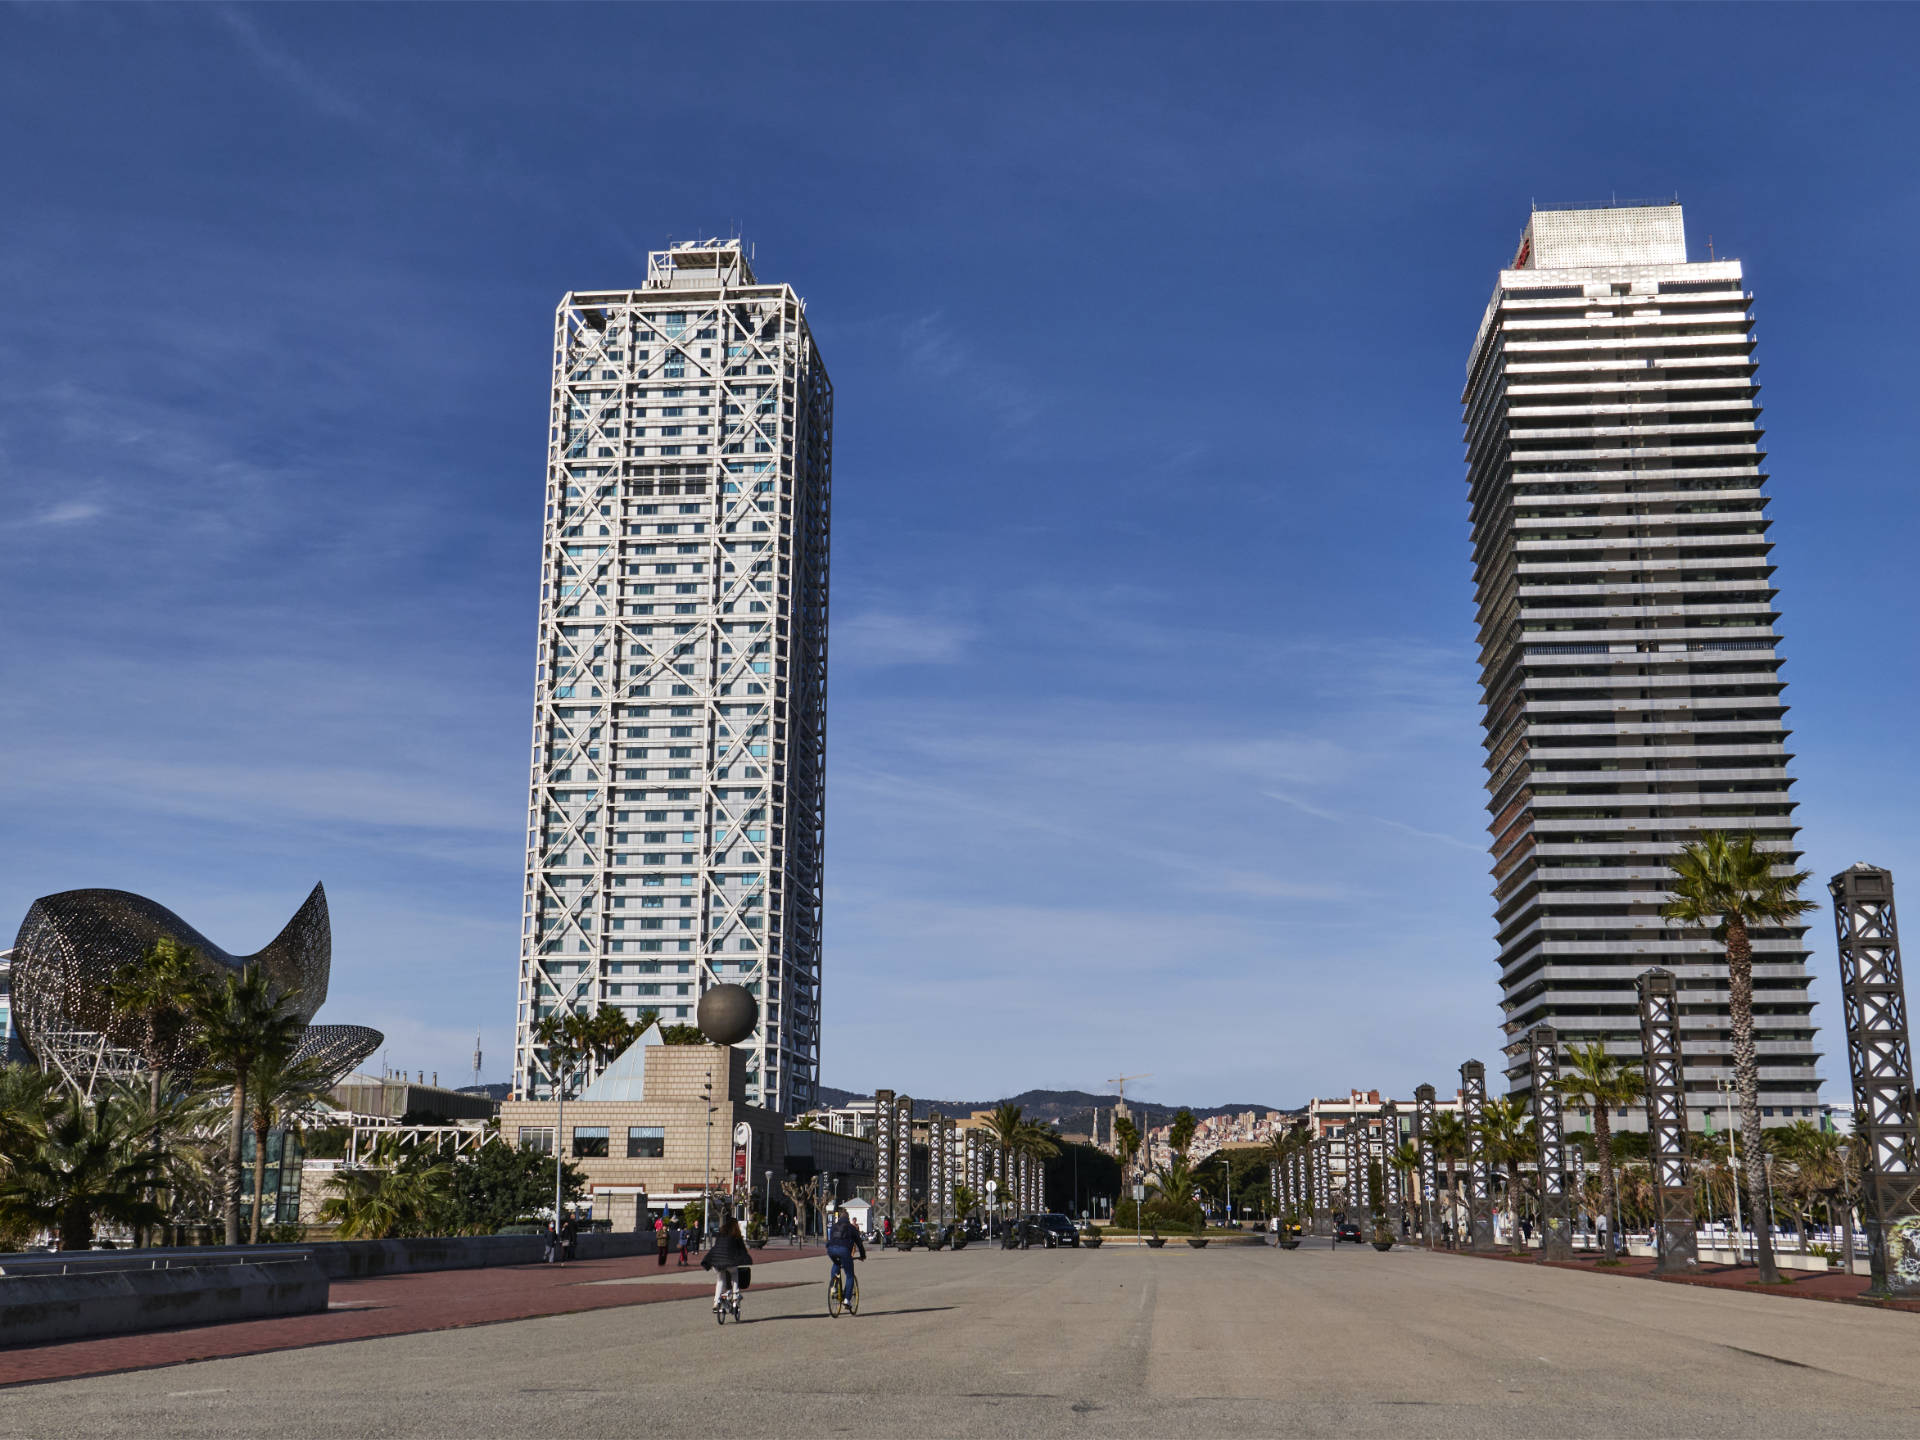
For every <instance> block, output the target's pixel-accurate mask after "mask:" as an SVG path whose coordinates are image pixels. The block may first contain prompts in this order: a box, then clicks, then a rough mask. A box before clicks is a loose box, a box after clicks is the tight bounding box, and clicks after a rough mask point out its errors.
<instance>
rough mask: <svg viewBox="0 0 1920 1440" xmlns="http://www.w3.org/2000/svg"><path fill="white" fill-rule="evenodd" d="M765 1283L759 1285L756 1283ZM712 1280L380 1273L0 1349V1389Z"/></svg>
mask: <svg viewBox="0 0 1920 1440" xmlns="http://www.w3.org/2000/svg"><path fill="white" fill-rule="evenodd" d="M824 1253H825V1252H824V1251H821V1250H817V1249H808V1250H784V1249H781V1250H760V1251H756V1252H755V1254H754V1273H753V1288H754V1289H755V1290H761V1289H769V1290H772V1289H785V1288H787V1287H788V1286H791V1285H798V1284H801V1283H803V1282H801V1281H798V1280H788V1281H780V1280H775V1279H773V1278H772V1277H773V1275H774V1274H776V1273H778V1272H775V1271H773V1270H772V1267H773V1266H774V1265H776V1264H778V1263H780V1262H782V1261H786V1260H805V1259H810V1258H812V1257H813V1256H816V1255H821V1254H824ZM649 1276H667V1277H671V1278H667V1279H656V1280H654V1281H652V1282H651V1283H649V1284H644V1285H631V1284H630V1285H608V1284H603V1283H598V1282H603V1281H608V1280H630V1279H646V1278H647V1277H649ZM681 1277H685V1278H684V1281H683V1280H682V1278H681ZM763 1277H764V1278H763ZM712 1294H713V1278H712V1276H711V1275H709V1274H708V1272H706V1271H705V1270H693V1269H691V1268H689V1269H687V1270H684V1271H680V1270H677V1267H675V1266H673V1265H669V1266H668V1267H667V1268H666V1269H665V1270H661V1269H660V1268H659V1262H658V1261H657V1260H656V1259H655V1258H654V1256H652V1255H651V1254H649V1255H645V1256H624V1257H622V1258H620V1259H617V1260H576V1261H574V1262H573V1263H572V1264H569V1265H502V1266H493V1267H489V1268H486V1269H480V1270H433V1271H428V1272H426V1273H424V1274H419V1275H384V1276H380V1277H377V1278H375V1279H371V1280H336V1281H334V1282H333V1286H332V1293H331V1305H330V1307H329V1308H328V1310H327V1312H326V1313H325V1314H323V1315H290V1316H287V1317H285V1318H282V1319H278V1320H237V1321H234V1322H232V1323H230V1324H225V1325H198V1326H193V1327H191V1328H188V1329H182V1330H155V1331H150V1332H148V1333H146V1334H142V1335H111V1336H107V1337H105V1338H103V1339H99V1340H69V1341H63V1342H61V1343H59V1344H56V1345H35V1346H30V1347H26V1348H22V1349H13V1350H0V1386H6V1385H21V1384H28V1383H31V1382H34V1381H39V1380H69V1379H73V1378H75V1377H76V1376H81V1375H106V1374H111V1373H113V1372H115V1371H119V1370H146V1369H151V1368H153V1367H155V1366H160V1365H181V1364H185V1363H187V1362H188V1361H192V1360H217V1359H222V1358H224V1357H226V1356H230V1355H257V1354H260V1353H262V1352H263V1351H268V1350H298V1349H301V1348H304V1347H306V1346H309V1345H332V1344H336V1343H338V1342H340V1341H342V1340H367V1339H372V1338H374V1337H375V1336H380V1335H407V1334H413V1333H415V1332H418V1331H423V1330H458V1329H461V1328H463V1327H465V1326H468V1325H494V1324H498V1323H499V1322H500V1321H503V1320H530V1319H533V1318H534V1317H536V1316H540V1315H566V1314H571V1313H573V1312H575V1311H579V1310H604V1309H609V1308H611V1307H614V1306H619V1305H651V1304H654V1303H657V1302H659V1301H664V1300H689V1299H693V1298H694V1297H696V1296H708V1297H710V1296H712Z"/></svg>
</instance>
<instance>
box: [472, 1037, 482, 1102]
mask: <svg viewBox="0 0 1920 1440" xmlns="http://www.w3.org/2000/svg"><path fill="white" fill-rule="evenodd" d="M473 1086H474V1088H475V1089H476V1090H477V1089H479V1088H480V1032H479V1031H478V1030H476V1031H474V1032H473Z"/></svg>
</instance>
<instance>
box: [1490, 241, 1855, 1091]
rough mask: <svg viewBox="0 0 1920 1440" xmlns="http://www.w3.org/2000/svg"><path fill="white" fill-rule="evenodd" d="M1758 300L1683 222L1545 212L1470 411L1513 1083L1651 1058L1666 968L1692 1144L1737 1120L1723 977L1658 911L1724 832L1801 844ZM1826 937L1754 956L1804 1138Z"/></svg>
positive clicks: (1765, 1074)
mask: <svg viewBox="0 0 1920 1440" xmlns="http://www.w3.org/2000/svg"><path fill="white" fill-rule="evenodd" d="M1751 303H1752V296H1751V295H1750V294H1749V293H1748V292H1747V290H1746V288H1745V285H1744V281H1743V277H1742V272H1741V267H1740V265H1739V263H1738V262H1736V261H1724V260H1723V261H1711V260H1710V261H1708V262H1705V263H1688V261H1687V258H1686V241H1685V234H1684V226H1683V219H1682V215H1681V211H1680V207H1679V206H1678V205H1653V206H1622V207H1618V208H1611V209H1601V210H1570V211H1540V212H1536V213H1535V214H1534V216H1533V217H1532V220H1531V222H1530V224H1529V225H1528V227H1527V232H1526V234H1525V235H1524V236H1523V237H1522V240H1521V244H1520V250H1519V253H1518V254H1517V255H1516V256H1515V259H1514V263H1513V265H1512V266H1511V267H1510V268H1508V269H1505V270H1502V271H1501V272H1500V279H1499V285H1498V287H1497V289H1496V290H1495V292H1494V295H1493V300H1492V302H1491V303H1490V304H1489V306H1488V307H1487V313H1486V317H1485V319H1483V320H1482V322H1481V326H1480V333H1479V336H1478V338H1477V340H1476V341H1475V344H1474V348H1473V353H1472V356H1471V358H1470V360H1469V364H1468V375H1467V386H1466V392H1465V395H1464V397H1463V400H1464V405H1465V411H1466V415H1465V419H1466V440H1467V464H1468V477H1467V480H1468V486H1469V490H1470V500H1471V504H1472V510H1473V544H1474V566H1475V583H1476V586H1477V591H1478V603H1479V624H1480V642H1481V666H1482V668H1481V682H1482V686H1483V698H1484V701H1485V705H1486V740H1485V744H1486V752H1487V760H1486V765H1487V773H1488V781H1487V790H1488V795H1489V799H1488V805H1487V809H1488V813H1489V815H1490V816H1491V817H1492V818H1491V824H1490V826H1489V830H1490V832H1491V834H1492V837H1493V843H1492V855H1493V862H1494V863H1493V879H1494V891H1493V893H1494V905H1495V916H1496V923H1497V927H1498V936H1499V952H1500V953H1499V965H1500V983H1501V987H1502V990H1503V992H1504V998H1503V1001H1502V1005H1503V1008H1504V1010H1505V1026H1506V1033H1507V1038H1508V1051H1507V1056H1508V1064H1507V1077H1508V1081H1509V1085H1510V1086H1511V1088H1512V1089H1514V1090H1516V1091H1525V1090H1526V1089H1528V1087H1529V1085H1530V1083H1531V1082H1530V1079H1529V1071H1528V1050H1527V1046H1526V1044H1525V1034H1526V1031H1527V1030H1528V1029H1530V1028H1531V1027H1532V1026H1534V1025H1537V1024H1540V1023H1542V1022H1544V1023H1547V1024H1550V1025H1553V1026H1554V1027H1555V1028H1556V1029H1558V1031H1559V1032H1560V1039H1561V1040H1562V1041H1563V1042H1565V1043H1567V1044H1582V1043H1586V1042H1589V1041H1594V1040H1598V1041H1603V1042H1605V1043H1606V1045H1607V1046H1608V1048H1609V1050H1611V1051H1612V1052H1614V1053H1616V1054H1617V1055H1618V1056H1619V1057H1620V1058H1621V1059H1622V1060H1623V1061H1624V1062H1627V1063H1629V1064H1636V1065H1637V1064H1638V1063H1639V1061H1640V1022H1639V1011H1638V1001H1637V997H1636V994H1635V990H1634V980H1635V977H1636V976H1637V975H1638V974H1639V973H1640V972H1641V971H1643V970H1646V969H1648V968H1649V967H1652V966H1660V967H1663V968H1665V969H1668V970H1671V971H1673V972H1674V974H1675V975H1676V976H1678V977H1679V987H1680V996H1679V999H1680V1007H1679V1008H1680V1026H1681V1032H1682V1041H1683V1049H1684V1053H1685V1056H1686V1067H1687V1075H1686V1086H1687V1092H1688V1095H1687V1104H1688V1107H1689V1110H1690V1111H1691V1114H1690V1117H1689V1123H1690V1124H1691V1125H1692V1126H1694V1127H1695V1128H1699V1127H1701V1126H1703V1125H1704V1124H1705V1123H1706V1121H1707V1115H1708V1112H1709V1111H1715V1112H1717V1113H1716V1115H1715V1121H1714V1123H1715V1124H1717V1125H1719V1126H1721V1127H1723V1128H1724V1126H1725V1123H1726V1116H1725V1113H1724V1109H1723V1108H1722V1102H1721V1097H1720V1095H1719V1092H1718V1090H1717V1086H1716V1082H1718V1081H1722V1080H1726V1079H1729V1078H1730V1077H1731V1075H1732V1059H1731V1041H1730V1037H1729V1031H1728V1027H1729V1015H1728V991H1727V984H1728V981H1727V970H1726V965H1725V962H1724V959H1723V958H1722V953H1721V947H1720V945H1719V943H1718V942H1716V941H1714V940H1712V939H1710V938H1707V937H1705V936H1702V935H1700V934H1698V933H1697V932H1692V933H1689V932H1682V931H1680V930H1677V929H1674V928H1672V927H1670V926H1669V925H1668V924H1667V922H1666V921H1664V920H1663V919H1662V918H1661V916H1660V909H1661V906H1662V904H1663V903H1664V902H1665V900H1666V898H1667V886H1668V882H1669V879H1670V872H1669V870H1668V868H1667V861H1668V859H1669V858H1670V857H1671V856H1672V855H1673V854H1674V853H1675V852H1676V851H1677V850H1678V849H1679V848H1680V847H1681V846H1682V845H1683V844H1685V843H1687V842H1688V841H1691V840H1693V839H1695V838H1696V837H1697V836H1698V835H1699V834H1700V833H1701V832H1703V831H1706V830H1726V831H1731V832H1735V833H1740V832H1746V831H1752V832H1753V833H1755V834H1756V835H1757V836H1758V837H1760V839H1761V841H1762V843H1763V845H1764V846H1765V848H1767V849H1769V850H1771V851H1773V852H1774V853H1775V855H1776V857H1777V861H1778V864H1779V865H1781V866H1783V867H1789V868H1790V867H1791V866H1792V865H1793V864H1794V862H1796V861H1797V860H1798V859H1799V853H1800V852H1799V848H1798V841H1797V834H1798V827H1796V826H1795V824H1794V821H1793V810H1794V802H1793V800H1792V797H1791V794H1790V791H1789V787H1790V786H1791V784H1792V777H1791V776H1790V775H1789V774H1788V773H1787V762H1788V759H1789V755H1788V751H1787V736H1788V731H1787V729H1786V724H1785V717H1786V711H1787V707H1786V705H1785V704H1784V703H1783V700H1782V696H1781V691H1782V689H1783V684H1782V681H1781V679H1780V666H1781V664H1782V656H1781V654H1780V651H1779V648H1778V646H1779V636H1778V633H1777V631H1776V628H1775V627H1776V624H1777V622H1778V620H1779V618H1780V609H1779V604H1778V596H1779V592H1778V590H1777V588H1776V586H1775V583H1774V566H1773V561H1772V558H1771V550H1772V544H1771V542H1770V541H1769V539H1768V537H1767V531H1768V529H1769V526H1770V523H1771V522H1770V521H1769V520H1768V518H1767V504H1768V496H1767V494H1766V492H1765V490H1764V489H1763V484H1764V482H1765V480H1766V479H1767V476H1766V474H1765V472H1764V471H1763V469H1762V465H1763V463H1764V461H1765V454H1764V452H1763V451H1762V450H1761V448H1760V438H1761V433H1762V432H1761V430H1760V428H1759V419H1760V406H1759V402H1758V398H1757V397H1758V394H1759V386H1758V384H1757V382H1756V379H1755V367H1754V361H1753V348H1754V339H1753V317H1752V314H1751V312H1750V306H1751ZM1804 937H1805V927H1804V926H1798V925H1796V926H1792V927H1788V928H1785V929H1775V930H1767V931H1762V932H1758V933H1757V934H1756V936H1755V942H1754V967H1753V971H1754V1012H1755V1019H1754V1026H1755V1032H1756V1035H1757V1038H1758V1043H1759V1053H1760V1089H1761V1099H1762V1103H1763V1106H1764V1107H1765V1108H1766V1110H1767V1114H1768V1115H1769V1116H1773V1117H1776V1118H1777V1119H1780V1120H1782V1121H1784V1119H1785V1117H1787V1116H1793V1117H1795V1118H1801V1117H1806V1118H1811V1117H1813V1116H1814V1114H1815V1113H1816V1109H1817V1107H1818V1105H1819V1083H1820V1082H1819V1080H1818V1078H1817V1075H1816V1073H1815V1065H1816V1061H1817V1058H1818V1057H1817V1054H1816V1052H1815V1050H1814V1025H1813V1016H1812V1005H1811V1002H1810V1000H1809V999H1808V994H1807V986H1808V980H1809V977H1808V974H1807V967H1806V958H1807V950H1806V944H1805V939H1804ZM1571 1123H1572V1124H1574V1125H1575V1126H1576V1127H1577V1126H1578V1125H1579V1124H1580V1122H1579V1120H1578V1119H1577V1118H1575V1119H1574V1120H1573V1121H1572V1122H1571ZM1615 1123H1616V1126H1617V1127H1618V1128H1626V1127H1627V1126H1632V1127H1633V1128H1639V1127H1640V1126H1641V1125H1642V1124H1643V1123H1644V1122H1643V1118H1642V1116H1641V1112H1640V1111H1639V1110H1638V1109H1637V1108H1633V1109H1632V1113H1631V1114H1630V1115H1625V1116H1620V1117H1616V1121H1615Z"/></svg>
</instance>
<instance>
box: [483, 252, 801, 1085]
mask: <svg viewBox="0 0 1920 1440" xmlns="http://www.w3.org/2000/svg"><path fill="white" fill-rule="evenodd" d="M551 405H552V409H551V414H550V417H549V431H548V454H547V477H546V511H545V533H544V539H543V545H542V555H541V573H540V617H539V649H538V654H537V656H536V658H535V699H534V724H533V746H532V750H533V754H532V784H531V786H530V791H529V799H528V807H527V865H526V901H525V906H524V909H523V912H522V916H521V942H520V977H519V1008H518V1016H517V1020H518V1024H517V1027H516V1044H515V1052H514V1092H515V1094H516V1095H518V1096H520V1097H522V1098H536V1097H541V1096H545V1095H549V1094H551V1086H552V1077H551V1075H550V1073H549V1071H548V1067H547V1063H546V1057H545V1055H544V1053H543V1052H540V1051H539V1050H537V1048H536V1047H535V1046H534V1044H533V1040H532V1031H533V1027H534V1026H535V1025H536V1024H537V1023H538V1021H539V1020H540V1018H541V1017H542V1016H544V1015H546V1014H548V1013H550V1012H552V1011H555V1010H557V1009H559V1010H564V1009H574V1010H587V1011H592V1010H597V1009H598V1008H599V1007H600V1006H601V1005H603V1004H605V1005H614V1006H617V1007H619V1008H620V1009H622V1010H624V1011H626V1012H627V1013H628V1014H629V1015H633V1016H637V1015H638V1014H640V1013H641V1012H642V1011H645V1010H649V1009H653V1010H657V1011H659V1012H660V1014H661V1016H662V1017H663V1018H664V1019H665V1020H667V1021H668V1022H669V1023H672V1022H675V1021H678V1022H682V1023H691V1022H692V1017H693V1011H694V1007H695V1005H696V1004H697V1003H698V1000H699V997H700V995H701V993H702V992H703V991H704V990H705V989H706V988H707V987H708V986H710V985H713V984H716V983H719V982H737V983H739V984H743V985H745V986H747V987H748V988H749V989H750V990H752V991H753V992H754V993H755V994H756V995H758V996H759V998H760V1015H761V1023H760V1029H759V1030H758V1031H756V1033H755V1034H754V1036H753V1037H752V1038H751V1039H750V1040H749V1041H747V1042H745V1048H746V1049H747V1051H748V1055H747V1067H746V1077H745V1083H746V1094H747V1096H748V1097H749V1099H750V1101H751V1103H753V1104H755V1105H760V1106H764V1107H765V1108H766V1109H768V1110H772V1111H775V1112H777V1113H780V1114H784V1115H792V1114H794V1113H797V1112H798V1111H799V1110H803V1109H805V1108H807V1107H808V1106H809V1105H811V1104H812V1103H813V1102H814V1086H815V1084H816V1081H817V1078H818V1067H819V1050H820V1013H819V1005H820V883H821V832H822V820H823V808H822V807H823V801H824V768H823V767H824V761H825V744H826V676H827V528H828V509H829V507H828V500H829V491H830V488H831V474H832V444H833V389H832V386H831V384H830V383H829V382H828V379H827V374H826V370H825V367H824V366H823V365H822V364H821V360H820V356H819V353H818V351H817V350H816V349H815V348H814V343H813V336H812V333H811V331H810V330H809V329H808V326H807V319H806V307H805V304H804V303H803V302H802V301H801V299H800V297H799V296H798V295H796V294H795V293H794V291H793V289H792V287H791V286H788V285H767V284H761V283H760V282H759V281H758V280H757V279H756V278H755V276H754V273H753V267H752V261H751V256H750V254H749V252H748V251H747V249H746V248H745V247H744V246H743V245H742V244H741V242H740V241H738V240H708V241H704V242H698V243H690V244H682V245H675V246H673V247H672V248H671V249H667V250H659V251H655V252H653V253H652V254H651V255H650V256H649V257H648V261H647V275H646V283H645V284H644V285H643V286H641V287H640V288H638V289H633V290H591V291H575V292H573V293H571V294H569V295H567V296H566V297H565V298H564V299H562V300H561V302H560V306H559V309H558V311H557V312H556V314H555V316H554V341H553V384H552V396H551Z"/></svg>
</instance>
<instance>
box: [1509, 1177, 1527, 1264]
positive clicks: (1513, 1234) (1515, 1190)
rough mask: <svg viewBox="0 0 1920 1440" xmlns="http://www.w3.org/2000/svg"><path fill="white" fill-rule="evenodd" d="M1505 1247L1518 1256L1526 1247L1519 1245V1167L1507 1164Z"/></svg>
mask: <svg viewBox="0 0 1920 1440" xmlns="http://www.w3.org/2000/svg"><path fill="white" fill-rule="evenodd" d="M1507 1245H1508V1247H1509V1248H1510V1249H1511V1250H1512V1251H1513V1253H1514V1254H1516V1255H1518V1254H1520V1253H1521V1252H1522V1251H1523V1250H1525V1249H1526V1248H1527V1247H1526V1246H1525V1245H1523V1244H1521V1243H1520V1167H1519V1166H1518V1165H1515V1164H1514V1163H1513V1162H1512V1161H1511V1160H1509V1161H1508V1162H1507Z"/></svg>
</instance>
